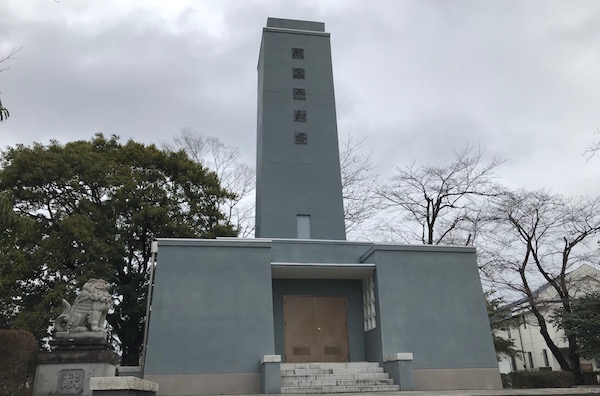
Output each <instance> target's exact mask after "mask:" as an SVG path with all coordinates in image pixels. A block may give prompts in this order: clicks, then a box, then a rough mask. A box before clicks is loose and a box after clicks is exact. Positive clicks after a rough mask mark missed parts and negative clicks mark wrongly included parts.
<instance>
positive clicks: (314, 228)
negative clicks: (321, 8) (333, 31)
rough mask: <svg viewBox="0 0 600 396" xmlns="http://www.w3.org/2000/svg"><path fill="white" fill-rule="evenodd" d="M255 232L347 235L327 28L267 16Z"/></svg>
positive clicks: (323, 236) (277, 235)
mask: <svg viewBox="0 0 600 396" xmlns="http://www.w3.org/2000/svg"><path fill="white" fill-rule="evenodd" d="M256 170H257V175H256V179H257V180H256V236H257V237H262V238H300V239H337V240H344V239H346V230H345V226H344V208H343V201H342V184H341V177H340V161H339V148H338V135H337V121H336V111H335V96H334V90H333V72H332V63H331V45H330V40H329V33H326V32H325V25H324V24H323V23H320V22H307V21H296V20H287V19H275V18H269V19H268V21H267V27H265V28H263V36H262V43H261V49H260V55H259V61H258V125H257V165H256Z"/></svg>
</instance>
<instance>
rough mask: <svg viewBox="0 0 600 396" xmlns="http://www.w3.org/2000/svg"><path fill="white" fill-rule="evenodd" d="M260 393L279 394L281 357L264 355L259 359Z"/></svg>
mask: <svg viewBox="0 0 600 396" xmlns="http://www.w3.org/2000/svg"><path fill="white" fill-rule="evenodd" d="M260 379H261V390H262V393H281V355H265V356H263V357H262V358H261V359H260Z"/></svg>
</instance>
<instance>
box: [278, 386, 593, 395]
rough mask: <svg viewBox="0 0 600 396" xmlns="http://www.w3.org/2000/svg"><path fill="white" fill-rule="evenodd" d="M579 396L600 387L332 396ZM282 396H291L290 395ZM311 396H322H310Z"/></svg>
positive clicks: (591, 392) (590, 393) (591, 393)
mask: <svg viewBox="0 0 600 396" xmlns="http://www.w3.org/2000/svg"><path fill="white" fill-rule="evenodd" d="M546 395H560V396H579V395H598V396H600V387H581V388H544V389H503V390H451V391H402V392H374V393H333V394H331V396H546ZM280 396H290V395H289V394H286V395H280ZM310 396H320V394H319V395H310Z"/></svg>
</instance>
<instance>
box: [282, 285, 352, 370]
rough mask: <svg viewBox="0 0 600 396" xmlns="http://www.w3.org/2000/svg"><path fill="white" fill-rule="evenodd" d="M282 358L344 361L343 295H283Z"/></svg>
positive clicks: (345, 321)
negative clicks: (283, 356)
mask: <svg viewBox="0 0 600 396" xmlns="http://www.w3.org/2000/svg"><path fill="white" fill-rule="evenodd" d="M283 321H284V322H283V323H284V332H283V337H284V353H285V359H284V360H285V361H286V362H347V361H349V357H350V356H349V349H348V314H347V308H346V297H320V296H283Z"/></svg>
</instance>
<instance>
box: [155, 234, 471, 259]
mask: <svg viewBox="0 0 600 396" xmlns="http://www.w3.org/2000/svg"><path fill="white" fill-rule="evenodd" d="M157 241H158V242H159V243H160V244H161V245H163V246H199V245H202V246H248V247H250V246H253V247H259V246H260V247H267V246H270V245H272V244H284V243H288V244H302V245H354V246H365V247H368V250H367V251H366V252H365V257H366V256H369V255H370V254H371V253H373V252H374V251H421V252H422V251H426V252H454V253H474V252H475V247H473V246H457V245H421V244H413V245H409V244H404V243H394V242H368V241H346V240H339V239H296V238H235V237H219V238H217V239H201V238H157Z"/></svg>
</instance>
